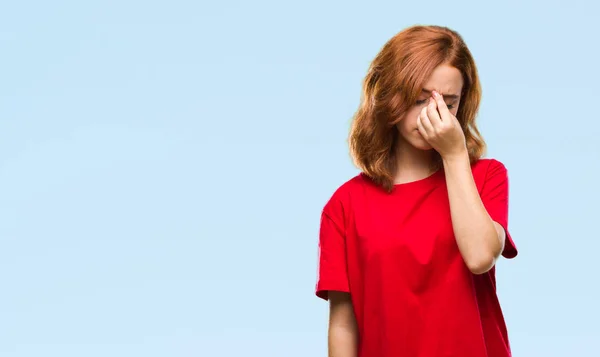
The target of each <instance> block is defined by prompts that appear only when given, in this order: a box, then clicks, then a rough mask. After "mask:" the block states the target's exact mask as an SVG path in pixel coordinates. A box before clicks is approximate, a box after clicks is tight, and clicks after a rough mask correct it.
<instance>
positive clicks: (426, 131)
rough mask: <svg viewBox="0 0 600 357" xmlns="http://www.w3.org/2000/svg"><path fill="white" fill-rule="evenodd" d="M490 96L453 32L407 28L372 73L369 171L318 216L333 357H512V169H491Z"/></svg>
mask: <svg viewBox="0 0 600 357" xmlns="http://www.w3.org/2000/svg"><path fill="white" fill-rule="evenodd" d="M480 98H481V88H480V84H479V78H478V75H477V69H476V66H475V63H474V61H473V57H472V55H471V53H470V51H469V49H468V48H467V46H466V45H465V43H464V42H463V40H462V38H461V36H460V35H459V34H457V33H456V32H454V31H452V30H450V29H448V28H445V27H438V26H414V27H410V28H407V29H405V30H404V31H402V32H400V33H399V34H397V35H396V36H394V37H393V38H392V39H391V40H390V41H389V42H388V43H387V44H385V46H384V47H383V49H382V50H381V52H380V53H379V54H378V55H377V57H376V58H375V59H374V61H373V63H372V64H371V66H370V68H369V71H368V74H367V76H366V78H365V81H364V90H363V98H362V102H361V104H360V107H359V109H358V111H357V113H356V115H355V117H354V120H353V124H352V129H351V133H350V139H349V141H350V149H351V153H352V157H353V159H354V161H355V163H356V165H357V166H358V167H359V168H360V169H361V171H362V172H361V173H360V174H358V175H357V176H355V177H353V178H352V179H350V180H348V181H347V182H345V183H344V184H343V185H341V186H340V187H339V188H338V189H337V190H336V191H335V193H333V195H332V196H331V198H330V199H329V200H328V202H327V204H326V205H325V207H324V208H323V212H322V216H321V226H320V237H319V277H318V281H317V285H316V295H317V296H319V297H320V298H323V299H325V300H329V302H330V317H329V334H328V344H329V356H333V357H338V356H339V357H350V356H359V357H403V356H406V357H417V356H418V357H442V356H448V357H507V356H510V355H511V352H510V347H509V342H508V335H507V330H506V326H505V323H504V319H503V316H502V310H501V308H500V304H499V303H498V298H497V296H496V282H495V275H494V264H495V262H496V260H497V259H498V258H499V257H500V256H501V255H502V256H504V257H506V258H513V257H515V256H516V255H517V250H516V247H515V245H514V243H513V241H512V239H511V236H510V234H509V233H508V230H507V223H508V177H507V171H506V168H505V167H504V165H503V164H502V163H500V162H499V161H497V160H493V159H482V158H481V157H482V155H483V152H484V147H485V144H484V142H483V140H482V138H481V137H480V135H479V132H478V130H477V127H476V125H475V116H476V114H477V110H478V107H479V102H480Z"/></svg>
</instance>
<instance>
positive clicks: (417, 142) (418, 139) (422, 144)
mask: <svg viewBox="0 0 600 357" xmlns="http://www.w3.org/2000/svg"><path fill="white" fill-rule="evenodd" d="M411 144H412V146H414V147H415V148H417V149H419V150H423V151H429V150H432V149H433V146H431V145H430V144H429V143H428V142H427V140H425V138H423V136H421V134H419V133H417V135H415V137H414V139H413V140H412V142H411Z"/></svg>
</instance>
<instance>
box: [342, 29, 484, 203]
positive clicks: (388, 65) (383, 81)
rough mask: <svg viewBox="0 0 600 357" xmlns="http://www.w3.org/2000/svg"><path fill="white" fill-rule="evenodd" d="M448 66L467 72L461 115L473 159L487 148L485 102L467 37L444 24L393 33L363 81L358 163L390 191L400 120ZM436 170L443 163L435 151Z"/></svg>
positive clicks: (352, 141) (356, 120)
mask: <svg viewBox="0 0 600 357" xmlns="http://www.w3.org/2000/svg"><path fill="white" fill-rule="evenodd" d="M442 64H448V65H450V66H452V67H454V68H456V69H458V70H459V71H460V72H461V73H462V77H463V82H464V84H463V88H462V93H461V101H460V105H459V109H458V112H457V115H456V118H457V119H458V121H459V122H460V125H461V127H462V129H463V132H464V134H465V139H466V144H467V149H468V152H469V159H470V160H471V162H472V163H473V162H475V161H477V160H478V159H480V158H481V157H482V156H483V154H484V152H485V142H484V140H483V138H482V136H481V134H480V133H479V130H478V129H477V126H476V123H475V117H476V116H477V111H478V109H479V103H480V101H481V85H480V83H479V76H478V74H477V67H476V66H475V61H474V60H473V56H472V55H471V52H470V51H469V49H468V48H467V46H466V44H465V42H464V41H463V39H462V37H461V36H460V35H459V34H458V33H457V32H455V31H453V30H451V29H449V28H447V27H442V26H412V27H409V28H406V29H404V30H403V31H401V32H399V33H398V34H396V35H395V36H394V37H392V38H391V39H390V40H389V41H388V42H387V43H386V44H385V45H384V46H383V48H382V49H381V51H380V52H379V53H378V54H377V56H376V57H375V59H374V60H373V61H372V63H371V65H370V67H369V70H368V72H367V75H366V77H365V78H364V81H363V91H362V95H361V100H360V105H359V108H358V110H357V111H356V113H355V114H354V117H353V119H352V126H351V130H350V136H349V139H348V141H349V145H350V154H351V156H352V159H353V161H354V164H355V165H356V166H357V167H358V168H359V169H361V170H362V171H363V172H364V173H365V174H366V175H367V176H369V177H370V178H371V179H372V180H373V181H374V182H375V183H376V184H378V185H380V186H382V187H383V188H384V189H385V190H386V191H388V192H390V191H391V190H392V188H393V186H394V174H395V173H396V166H397V160H396V143H397V140H398V138H399V135H400V133H399V132H398V130H397V128H396V124H397V123H398V122H399V121H400V120H402V119H403V117H404V115H405V114H406V112H407V111H408V110H409V109H410V108H411V107H412V106H413V105H415V101H416V100H417V98H418V96H419V95H420V94H421V90H422V88H423V86H424V85H425V83H426V82H427V81H428V79H429V77H430V76H431V74H432V72H433V70H434V69H435V68H436V67H438V66H439V65H442ZM435 155H436V159H435V160H434V165H435V167H434V168H435V169H439V168H441V167H442V161H441V157H440V156H439V154H437V153H436V154H435Z"/></svg>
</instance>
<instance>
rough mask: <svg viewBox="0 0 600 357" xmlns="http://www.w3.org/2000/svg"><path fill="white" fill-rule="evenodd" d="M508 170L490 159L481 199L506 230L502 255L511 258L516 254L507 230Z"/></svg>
mask: <svg viewBox="0 0 600 357" xmlns="http://www.w3.org/2000/svg"><path fill="white" fill-rule="evenodd" d="M508 196H509V195H508V172H507V170H506V167H505V166H504V165H503V164H502V163H501V162H499V161H496V160H491V161H490V164H489V166H488V168H487V172H486V175H485V182H484V184H483V188H482V192H481V200H482V202H483V205H484V206H485V208H486V210H487V212H488V214H489V215H490V217H491V218H492V220H494V221H495V222H497V223H498V224H500V225H501V226H502V227H503V228H504V231H505V232H506V242H505V244H504V250H503V251H502V256H504V257H505V258H508V259H511V258H514V257H516V256H517V253H518V252H517V247H516V246H515V243H514V241H513V239H512V237H511V234H510V232H509V230H508Z"/></svg>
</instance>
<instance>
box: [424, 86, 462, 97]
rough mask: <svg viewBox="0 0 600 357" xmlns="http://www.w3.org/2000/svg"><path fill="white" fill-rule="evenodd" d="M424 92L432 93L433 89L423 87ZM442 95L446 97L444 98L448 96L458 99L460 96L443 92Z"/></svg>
mask: <svg viewBox="0 0 600 357" xmlns="http://www.w3.org/2000/svg"><path fill="white" fill-rule="evenodd" d="M423 92H425V93H428V94H431V92H432V91H431V90H429V89H425V88H423ZM442 96H443V97H444V99H445V98H448V99H458V97H460V96H459V95H458V94H442Z"/></svg>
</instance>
